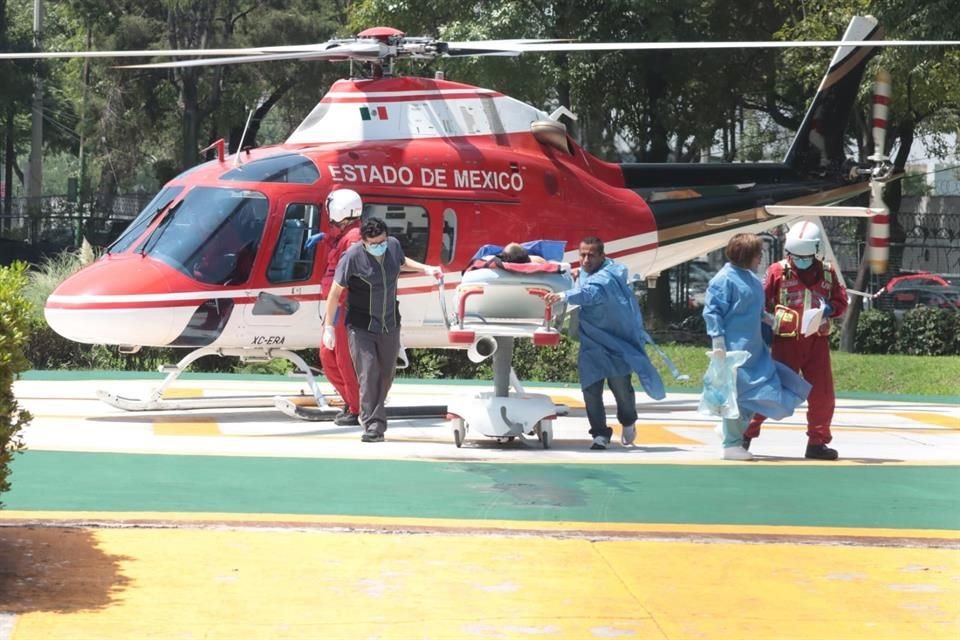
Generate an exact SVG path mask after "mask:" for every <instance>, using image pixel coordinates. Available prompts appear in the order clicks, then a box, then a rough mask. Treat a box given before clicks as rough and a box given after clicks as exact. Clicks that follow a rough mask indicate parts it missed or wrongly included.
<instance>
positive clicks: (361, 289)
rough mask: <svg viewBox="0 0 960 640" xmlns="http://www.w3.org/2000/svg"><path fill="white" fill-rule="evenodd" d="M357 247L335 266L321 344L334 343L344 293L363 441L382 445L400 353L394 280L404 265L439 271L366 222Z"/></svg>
mask: <svg viewBox="0 0 960 640" xmlns="http://www.w3.org/2000/svg"><path fill="white" fill-rule="evenodd" d="M360 238H361V240H362V242H361V243H358V244H355V245H353V246H352V247H350V248H349V249H348V250H347V252H346V253H344V254H343V257H342V258H341V259H340V262H339V264H337V270H336V272H335V273H334V276H333V284H332V286H331V287H330V293H329V294H328V295H327V310H326V314H325V315H324V318H323V344H324V345H325V346H326V347H327V348H328V349H333V348H334V345H335V343H336V338H335V333H334V328H333V319H334V316H335V314H336V309H337V305H338V304H339V301H340V296H341V294H342V293H343V291H344V290H346V291H347V341H348V343H349V347H350V357H351V358H352V359H353V366H354V368H355V369H356V371H357V380H358V382H359V383H360V424H361V425H362V426H363V436H362V437H361V438H360V439H361V440H362V441H363V442H383V434H384V432H385V431H386V430H387V411H386V407H385V402H386V399H387V393H388V392H389V391H390V386H391V385H392V384H393V375H394V372H395V371H396V367H397V355H398V354H399V352H400V304H399V302H398V301H397V281H398V280H399V276H400V270H401V269H402V268H404V267H407V268H408V269H415V270H418V271H422V272H423V273H425V274H427V275H433V276H436V275H439V273H440V268H439V267H432V266H429V265H425V264H423V263H420V262H417V261H416V260H413V259H411V258H408V257H407V256H405V255H404V253H403V248H402V247H401V246H400V242H399V241H398V240H397V239H396V238H392V237H389V236H387V225H386V223H385V222H384V221H383V220H381V219H379V218H370V219H369V220H367V221H366V222H364V223H363V226H362V227H361V228H360Z"/></svg>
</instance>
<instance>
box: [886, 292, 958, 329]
mask: <svg viewBox="0 0 960 640" xmlns="http://www.w3.org/2000/svg"><path fill="white" fill-rule="evenodd" d="M874 307H875V308H877V309H881V310H884V311H892V312H893V315H894V316H895V317H896V318H897V320H898V321H899V320H901V319H902V318H903V314H905V313H906V312H907V311H910V310H911V309H916V308H917V307H934V308H937V309H947V310H948V311H955V312H957V313H960V288H958V287H950V286H939V285H934V286H930V285H914V286H907V285H900V286H897V287H895V288H894V290H893V291H884V292H882V293H881V294H880V295H878V296H876V298H875V299H874Z"/></svg>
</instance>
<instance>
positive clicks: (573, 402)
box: [550, 396, 587, 409]
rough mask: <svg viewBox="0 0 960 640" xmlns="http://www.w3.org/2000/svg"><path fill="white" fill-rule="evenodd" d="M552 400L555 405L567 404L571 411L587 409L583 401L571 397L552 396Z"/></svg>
mask: <svg viewBox="0 0 960 640" xmlns="http://www.w3.org/2000/svg"><path fill="white" fill-rule="evenodd" d="M550 400H551V401H552V402H553V404H565V405H567V406H568V407H570V408H571V409H586V408H587V405H585V404H584V403H583V400H582V399H579V398H571V397H570V396H550Z"/></svg>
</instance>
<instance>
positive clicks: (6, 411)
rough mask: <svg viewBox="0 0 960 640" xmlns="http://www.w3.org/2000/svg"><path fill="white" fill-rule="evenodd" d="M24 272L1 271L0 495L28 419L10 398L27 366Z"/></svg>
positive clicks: (20, 266) (19, 268)
mask: <svg viewBox="0 0 960 640" xmlns="http://www.w3.org/2000/svg"><path fill="white" fill-rule="evenodd" d="M26 270H27V265H26V263H23V262H15V263H14V264H13V265H11V266H10V267H0V493H3V492H4V491H8V490H9V489H10V481H9V480H8V478H9V476H10V463H11V462H12V461H13V457H14V456H15V455H16V454H17V453H19V452H20V451H22V450H23V448H24V447H23V440H22V438H21V434H20V430H21V429H22V428H23V427H24V426H26V425H27V423H29V422H30V419H31V416H30V414H29V413H28V412H27V411H26V410H24V409H21V408H20V406H19V405H18V404H17V400H16V398H14V396H13V382H14V380H15V379H16V378H17V375H18V374H19V373H20V372H21V371H24V370H25V369H27V367H28V366H29V363H28V362H27V359H26V357H24V355H23V345H24V344H25V343H26V342H27V339H28V336H29V331H30V325H31V322H30V302H29V301H28V300H27V299H26V297H25V296H24V294H23V291H24V287H25V286H26V284H27V277H26ZM0 506H3V504H2V503H0Z"/></svg>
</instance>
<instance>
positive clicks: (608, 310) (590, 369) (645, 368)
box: [567, 258, 666, 400]
mask: <svg viewBox="0 0 960 640" xmlns="http://www.w3.org/2000/svg"><path fill="white" fill-rule="evenodd" d="M567 302H568V303H570V304H576V305H580V325H579V329H578V331H579V335H580V356H579V359H578V361H577V365H578V369H579V372H580V386H581V387H582V388H584V389H585V388H587V387H589V386H590V385H591V384H593V383H595V382H597V381H598V380H603V379H604V378H611V377H617V376H626V375H630V374H631V373H636V374H637V376H638V377H639V378H640V384H641V385H643V389H644V391H646V392H647V395H648V396H650V397H651V398H653V399H654V400H660V399H661V398H663V397H665V396H666V392H665V391H664V389H663V380H661V379H660V374H659V373H657V370H656V368H655V367H654V366H653V364H652V363H651V362H650V358H649V357H647V352H646V351H645V350H644V345H645V344H646V343H647V342H653V340H651V338H650V336H649V334H647V332H646V330H645V329H644V327H643V317H642V316H641V315H640V306H639V305H638V304H637V299H636V297H634V295H633V291H632V290H631V288H630V286H629V285H627V269H626V267H624V266H623V265H619V264H617V263H616V262H614V261H613V260H610V259H609V258H607V259H606V260H605V261H604V263H603V264H602V265H601V266H600V268H599V269H598V270H597V271H595V272H594V273H591V274H587V272H586V271H581V272H580V282H579V286H577V287H576V288H574V289H571V290H570V291H567Z"/></svg>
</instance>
